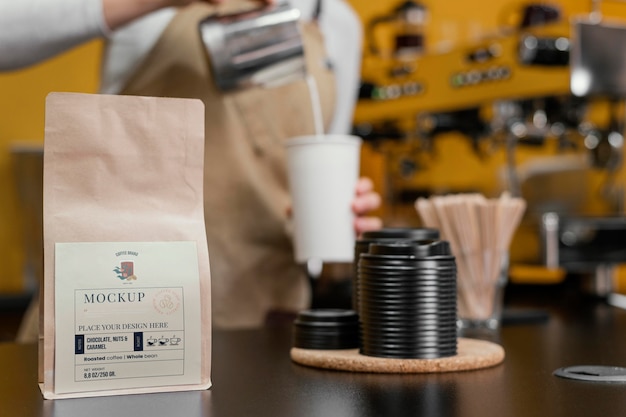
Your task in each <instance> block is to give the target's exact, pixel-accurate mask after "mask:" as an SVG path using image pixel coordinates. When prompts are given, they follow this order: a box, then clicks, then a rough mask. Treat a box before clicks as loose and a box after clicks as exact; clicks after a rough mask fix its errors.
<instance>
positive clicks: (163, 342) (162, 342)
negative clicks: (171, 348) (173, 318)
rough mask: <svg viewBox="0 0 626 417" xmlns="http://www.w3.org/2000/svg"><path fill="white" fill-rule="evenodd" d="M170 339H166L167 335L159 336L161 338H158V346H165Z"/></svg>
mask: <svg viewBox="0 0 626 417" xmlns="http://www.w3.org/2000/svg"><path fill="white" fill-rule="evenodd" d="M169 340H170V339H168V338H167V337H164V336H161V338H160V339H159V345H160V346H165V345H167V342H169Z"/></svg>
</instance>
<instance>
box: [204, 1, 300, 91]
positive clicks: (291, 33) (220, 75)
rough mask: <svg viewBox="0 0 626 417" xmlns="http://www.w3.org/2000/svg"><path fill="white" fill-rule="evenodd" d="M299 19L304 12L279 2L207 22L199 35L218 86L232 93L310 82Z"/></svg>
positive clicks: (221, 16) (207, 19) (205, 20)
mask: <svg viewBox="0 0 626 417" xmlns="http://www.w3.org/2000/svg"><path fill="white" fill-rule="evenodd" d="M299 18H300V12H299V11H298V9H295V8H293V7H291V6H290V5H289V4H287V3H278V4H275V5H270V6H266V7H262V8H257V9H253V10H248V11H245V12H241V13H236V14H227V15H219V14H216V15H211V16H209V17H207V18H206V19H204V20H202V21H201V22H200V24H199V30H200V34H201V37H202V41H203V43H204V46H205V48H206V50H207V52H208V54H209V56H210V58H211V59H210V61H211V66H212V70H213V79H214V81H215V84H216V85H217V87H218V88H219V89H221V90H222V91H229V90H234V89H238V88H245V87H250V86H276V85H282V84H286V83H288V82H291V81H294V80H298V79H302V78H304V77H305V76H306V66H305V60H304V47H303V41H302V36H301V33H300V28H299V26H298V19H299Z"/></svg>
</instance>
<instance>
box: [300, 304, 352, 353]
mask: <svg viewBox="0 0 626 417" xmlns="http://www.w3.org/2000/svg"><path fill="white" fill-rule="evenodd" d="M293 335H294V336H293V346H294V347H298V348H302V349H356V348H358V347H359V316H358V315H357V313H356V312H355V311H353V310H343V309H311V310H303V311H300V312H299V313H298V317H297V318H296V320H295V321H294V332H293Z"/></svg>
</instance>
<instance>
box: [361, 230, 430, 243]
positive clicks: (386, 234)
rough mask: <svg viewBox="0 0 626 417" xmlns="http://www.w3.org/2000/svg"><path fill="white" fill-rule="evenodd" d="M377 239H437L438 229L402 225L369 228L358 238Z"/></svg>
mask: <svg viewBox="0 0 626 417" xmlns="http://www.w3.org/2000/svg"><path fill="white" fill-rule="evenodd" d="M378 239H386V240H389V239H397V240H437V239H439V230H438V229H432V228H428V227H421V228H404V227H388V228H384V229H379V230H370V231H367V232H363V235H362V237H361V238H360V239H359V240H365V241H374V240H378Z"/></svg>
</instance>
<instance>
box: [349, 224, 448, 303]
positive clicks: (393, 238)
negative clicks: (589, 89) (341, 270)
mask: <svg viewBox="0 0 626 417" xmlns="http://www.w3.org/2000/svg"><path fill="white" fill-rule="evenodd" d="M438 239H439V230H437V229H431V228H400V227H397V228H395V227H389V228H383V229H379V230H371V231H368V232H363V234H362V235H361V237H360V238H359V239H357V241H356V243H355V245H354V269H353V282H352V309H353V310H354V311H359V295H358V288H359V282H358V280H359V275H358V271H357V266H358V262H359V257H360V256H361V254H362V253H367V251H368V249H369V246H370V244H372V243H378V242H381V243H383V242H398V241H404V240H407V241H411V242H424V241H433V240H438Z"/></svg>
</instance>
